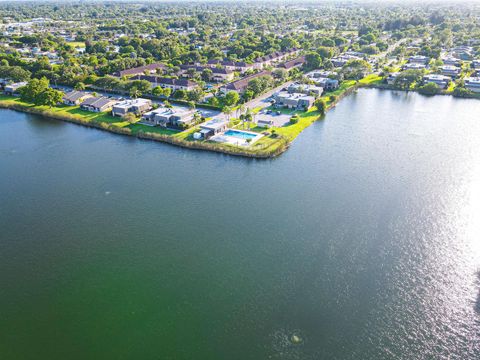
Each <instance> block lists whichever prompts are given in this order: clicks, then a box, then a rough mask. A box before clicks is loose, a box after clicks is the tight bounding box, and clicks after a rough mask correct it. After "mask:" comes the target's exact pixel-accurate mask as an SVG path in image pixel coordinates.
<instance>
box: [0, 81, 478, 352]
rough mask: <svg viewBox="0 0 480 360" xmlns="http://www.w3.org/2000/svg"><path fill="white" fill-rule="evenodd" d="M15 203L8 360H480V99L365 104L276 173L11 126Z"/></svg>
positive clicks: (356, 98)
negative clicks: (295, 337) (294, 339)
mask: <svg viewBox="0 0 480 360" xmlns="http://www.w3.org/2000/svg"><path fill="white" fill-rule="evenodd" d="M0 186H1V192H0V229H1V233H0V289H1V290H0V357H1V358H2V359H208V360H213V359H229V360H231V359H239V360H245V359H282V360H283V359H299V360H300V359H301V360H317V359H328V360H332V359H342V360H343V359H347V360H354V359H355V360H358V359H370V360H371V359H409V360H410V359H478V358H479V354H480V273H479V271H480V238H479V235H480V101H476V100H463V99H455V98H452V97H448V96H436V97H424V96H421V95H418V94H415V93H409V94H407V93H402V92H389V91H380V90H360V91H359V92H358V93H356V94H353V95H351V96H349V97H347V98H345V99H343V100H342V101H341V102H340V104H339V105H337V107H336V108H335V109H334V110H332V111H330V112H329V113H328V114H327V116H326V117H325V119H324V120H322V121H319V122H317V123H315V124H313V125H312V126H311V127H309V128H308V129H306V130H305V131H304V132H303V133H302V134H301V135H300V136H299V137H298V138H297V140H295V142H294V143H293V144H292V146H291V148H290V149H289V150H288V151H287V152H286V153H284V154H283V155H281V156H280V157H278V158H276V159H271V160H254V159H245V158H236V157H232V156H227V155H222V154H217V153H209V152H202V151H193V150H189V149H183V148H178V147H173V146H170V145H167V144H162V143H156V142H152V141H146V140H139V139H135V138H130V137H125V136H118V135H114V134H111V133H107V132H102V131H99V130H97V129H90V128H85V127H82V126H78V125H74V124H69V123H63V122H59V121H54V120H48V119H45V118H41V117H38V116H32V115H27V114H23V113H18V112H13V111H10V110H0ZM292 336H297V337H298V339H297V341H294V342H292Z"/></svg>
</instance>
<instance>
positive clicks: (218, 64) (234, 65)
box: [207, 60, 255, 74]
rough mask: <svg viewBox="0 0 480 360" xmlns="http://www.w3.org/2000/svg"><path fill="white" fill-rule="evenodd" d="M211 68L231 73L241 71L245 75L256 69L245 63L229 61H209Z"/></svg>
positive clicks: (208, 64)
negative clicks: (246, 72) (248, 71)
mask: <svg viewBox="0 0 480 360" xmlns="http://www.w3.org/2000/svg"><path fill="white" fill-rule="evenodd" d="M207 66H208V67H209V68H212V69H213V68H224V69H226V70H229V71H239V72H240V73H242V74H243V73H244V72H245V71H247V70H249V69H254V68H255V67H254V65H253V64H248V63H246V62H244V61H229V60H209V61H208V63H207Z"/></svg>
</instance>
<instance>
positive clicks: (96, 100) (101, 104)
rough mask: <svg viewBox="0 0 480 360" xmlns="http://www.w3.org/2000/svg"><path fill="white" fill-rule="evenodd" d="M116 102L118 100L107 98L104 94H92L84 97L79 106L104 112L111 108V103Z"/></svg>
mask: <svg viewBox="0 0 480 360" xmlns="http://www.w3.org/2000/svg"><path fill="white" fill-rule="evenodd" d="M116 103H118V100H115V99H111V98H107V97H105V96H92V97H90V98H88V99H85V100H84V101H83V102H82V103H81V104H80V108H81V109H82V110H86V111H92V112H104V111H109V110H111V109H112V107H113V105H115V104H116Z"/></svg>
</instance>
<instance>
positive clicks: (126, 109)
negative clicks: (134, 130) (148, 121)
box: [112, 98, 152, 117]
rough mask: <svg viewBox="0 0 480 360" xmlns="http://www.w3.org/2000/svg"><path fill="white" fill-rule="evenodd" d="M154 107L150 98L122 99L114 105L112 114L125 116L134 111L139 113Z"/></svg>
mask: <svg viewBox="0 0 480 360" xmlns="http://www.w3.org/2000/svg"><path fill="white" fill-rule="evenodd" d="M151 108H152V101H151V100H149V99H141V98H139V99H129V100H124V101H121V102H119V103H117V104H115V105H113V107H112V115H113V116H120V117H123V116H125V115H127V114H128V113H134V114H137V115H140V114H143V113H144V112H146V111H148V110H150V109H151Z"/></svg>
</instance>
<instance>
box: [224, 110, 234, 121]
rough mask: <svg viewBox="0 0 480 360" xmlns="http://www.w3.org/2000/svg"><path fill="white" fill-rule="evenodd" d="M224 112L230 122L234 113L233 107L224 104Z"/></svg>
mask: <svg viewBox="0 0 480 360" xmlns="http://www.w3.org/2000/svg"><path fill="white" fill-rule="evenodd" d="M223 113H224V114H225V115H226V116H227V120H228V122H230V115H232V108H231V107H230V106H224V107H223Z"/></svg>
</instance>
